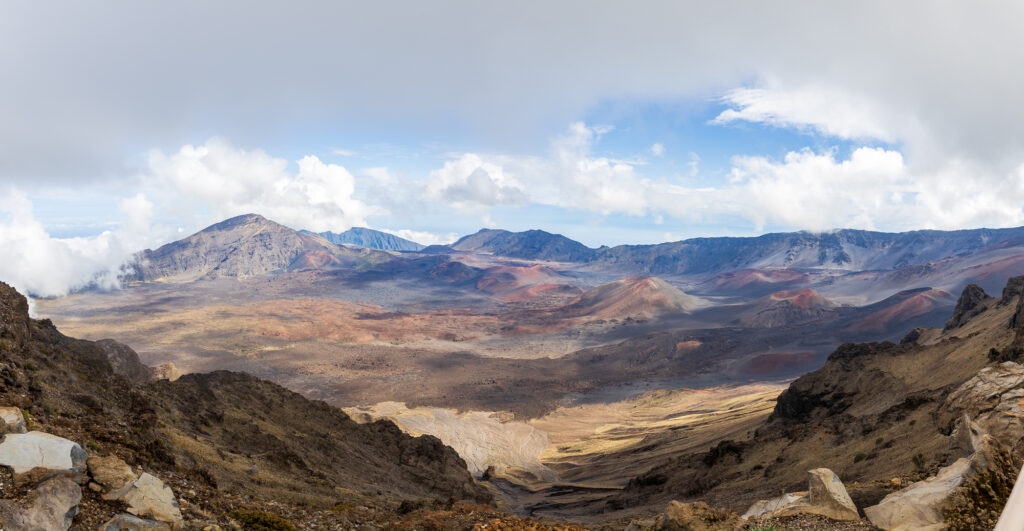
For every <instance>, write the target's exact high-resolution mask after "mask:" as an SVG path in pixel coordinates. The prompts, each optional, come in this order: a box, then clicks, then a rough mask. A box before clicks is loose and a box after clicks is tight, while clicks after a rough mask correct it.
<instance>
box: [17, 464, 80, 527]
mask: <svg viewBox="0 0 1024 531" xmlns="http://www.w3.org/2000/svg"><path fill="white" fill-rule="evenodd" d="M81 501H82V489H81V488H79V486H78V485H77V484H75V482H73V481H71V480H70V479H68V478H64V477H56V478H52V479H49V480H47V481H45V482H43V483H42V484H40V485H39V486H38V487H36V488H35V489H34V490H32V491H31V492H29V494H28V496H27V497H26V498H25V499H24V501H20V502H16V501H14V500H0V528H2V529H4V530H5V531H39V530H42V529H46V530H56V529H63V530H66V529H68V528H70V527H71V522H72V520H73V519H74V517H75V514H77V513H78V504H79V503H80V502H81Z"/></svg>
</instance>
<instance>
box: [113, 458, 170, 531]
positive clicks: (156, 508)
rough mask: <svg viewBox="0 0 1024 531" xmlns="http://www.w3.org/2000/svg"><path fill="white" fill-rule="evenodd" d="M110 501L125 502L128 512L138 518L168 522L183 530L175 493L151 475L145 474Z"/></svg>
mask: <svg viewBox="0 0 1024 531" xmlns="http://www.w3.org/2000/svg"><path fill="white" fill-rule="evenodd" d="M104 497H106V496H104ZM108 499H118V500H121V501H123V502H125V503H126V504H128V512H130V513H132V514H134V515H136V516H141V517H147V518H152V519H154V520H159V521H161V522H167V523H169V524H170V525H171V527H172V528H174V529H180V528H181V525H182V517H181V509H180V508H179V507H178V500H177V499H176V498H175V497H174V491H172V490H171V488H170V487H168V486H167V485H164V482H163V481H160V480H159V479H158V478H157V477H156V476H153V475H151V474H149V473H146V472H143V473H142V475H141V476H139V479H137V480H135V481H134V482H132V483H131V484H129V485H127V486H126V487H124V488H123V489H121V490H120V491H117V492H115V493H112V496H111V497H110V498H108Z"/></svg>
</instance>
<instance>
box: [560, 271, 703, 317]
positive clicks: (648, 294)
mask: <svg viewBox="0 0 1024 531" xmlns="http://www.w3.org/2000/svg"><path fill="white" fill-rule="evenodd" d="M699 306H700V301H699V300H698V299H696V298H695V297H691V296H690V295H687V294H685V293H683V292H682V291H680V290H679V288H676V287H675V286H673V285H671V284H669V283H668V282H665V281H664V280H662V279H660V278H657V277H632V278H626V279H623V280H616V281H615V282H609V283H607V284H602V285H600V286H598V287H596V288H593V289H590V290H587V291H585V292H584V293H583V294H581V295H580V296H579V297H577V298H576V299H574V300H573V301H571V302H570V303H569V304H567V305H566V306H564V307H563V308H562V309H561V310H560V312H564V314H565V315H568V316H574V317H591V318H595V319H624V318H626V317H652V316H657V315H662V314H671V313H689V312H691V311H693V310H694V309H695V308H697V307H699Z"/></svg>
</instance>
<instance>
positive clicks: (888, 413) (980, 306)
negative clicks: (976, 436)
mask: <svg viewBox="0 0 1024 531" xmlns="http://www.w3.org/2000/svg"><path fill="white" fill-rule="evenodd" d="M1022 286H1024V277H1017V278H1014V279H1011V281H1010V282H1009V283H1008V285H1007V287H1006V288H1005V289H1004V291H1003V296H1002V297H1001V298H987V299H984V298H979V297H978V296H977V294H976V293H972V292H974V291H975V287H969V288H967V289H965V294H964V295H963V296H961V300H960V302H961V304H960V305H958V308H959V309H958V310H957V311H956V312H955V313H954V318H953V319H952V320H951V321H952V322H955V323H957V324H956V325H955V326H953V327H951V328H948V329H947V330H945V331H943V330H939V329H927V330H924V329H920V330H915V331H914V333H913V334H910V335H908V336H907V338H906V339H905V340H904V341H902V342H900V343H899V344H895V343H867V344H845V345H842V346H841V347H839V348H838V349H836V350H835V352H833V353H832V354H831V355H830V356H829V358H828V361H827V362H826V363H825V365H824V366H823V367H822V368H820V369H818V370H816V371H814V372H811V373H809V374H806V375H804V376H802V377H800V378H798V379H797V380H796V381H795V382H793V383H792V384H791V385H790V386H789V388H788V389H787V390H786V391H784V392H783V393H782V394H781V395H780V396H779V398H778V402H777V404H776V406H775V409H774V412H773V413H772V415H771V417H770V418H769V419H768V420H767V421H766V422H765V423H764V424H763V425H762V426H761V427H759V428H757V429H756V431H754V432H753V433H752V434H751V435H750V436H749V438H741V439H739V440H732V441H724V442H722V443H720V444H718V445H717V446H715V447H714V448H711V450H710V451H708V452H702V453H697V454H690V455H686V456H682V457H679V458H677V459H674V460H672V461H670V462H666V463H663V464H661V465H659V466H657V467H656V468H653V469H652V470H651V471H649V472H648V473H647V474H644V475H642V476H640V477H637V478H635V479H634V480H632V481H631V482H630V484H629V486H628V487H627V488H626V489H625V491H623V492H622V493H621V494H618V495H615V496H612V497H611V498H610V499H609V500H608V507H611V508H619V509H621V508H625V507H636V506H643V505H654V506H657V505H660V504H663V503H666V502H667V501H668V500H671V499H685V500H702V501H707V502H709V503H712V504H713V505H718V506H726V507H730V508H732V509H735V510H738V511H741V512H742V511H744V510H745V509H746V508H747V507H749V506H750V504H752V503H753V502H754V501H756V500H758V499H766V498H770V497H773V496H778V495H779V493H781V492H784V491H787V492H789V491H796V490H804V489H806V473H807V471H808V470H811V469H814V468H818V467H827V468H829V469H831V470H833V471H835V473H836V474H838V476H839V477H841V478H842V480H843V482H844V483H845V484H846V486H847V489H848V490H849V491H850V495H851V496H852V497H853V499H854V500H855V501H856V503H857V506H858V507H861V508H863V507H865V506H868V505H873V504H875V503H877V502H878V501H879V500H880V499H881V498H882V496H884V495H885V494H888V493H889V492H892V491H894V490H895V489H898V488H900V485H903V486H906V485H908V484H909V481H916V480H918V479H923V478H924V477H926V476H928V475H929V474H934V473H935V472H936V470H938V469H939V468H940V467H941V466H944V465H947V464H950V463H951V462H952V461H953V460H954V459H956V458H957V457H959V456H960V455H961V454H958V453H957V450H956V448H954V447H953V446H951V443H950V433H951V431H952V430H953V428H954V426H955V424H956V421H957V419H958V418H959V416H960V415H962V414H965V413H966V414H968V415H969V416H970V417H971V418H973V419H979V422H981V423H982V424H983V425H984V426H985V427H986V428H985V429H988V430H991V433H992V434H993V435H994V436H998V437H1002V439H1001V440H1002V443H1003V444H1004V445H1005V446H1006V447H1010V448H1015V449H1016V450H1017V451H1019V450H1020V449H1021V448H1020V436H1021V433H1018V432H1017V431H1013V430H1018V431H1019V423H1017V422H1016V421H1015V420H1007V419H1010V417H992V415H994V414H996V413H989V411H993V408H995V411H998V410H999V408H1004V407H1008V406H1006V405H1005V404H1004V405H993V404H988V405H984V404H982V403H975V402H971V401H970V400H969V399H965V398H963V397H964V396H966V395H970V393H972V392H973V391H971V389H973V387H972V386H976V385H979V386H984V385H989V384H985V383H970V384H968V383H965V382H968V381H969V380H970V381H972V382H973V381H977V382H995V381H994V380H992V379H991V378H983V379H981V380H972V379H973V378H974V377H975V376H976V375H979V371H982V369H985V368H986V367H988V369H986V370H995V364H996V363H999V362H1002V361H1005V360H1019V359H1020V354H1021V352H1024V349H1021V348H1020V347H1019V345H1021V344H1024V343H1022V341H1024V340H1022V337H1024V328H1021V323H1024V319H1022V318H1021V317H1020V316H1021V315H1024V301H1022V300H1021V297H1020V295H1021V291H1022ZM966 300H974V301H976V302H975V303H967V302H965V301H966ZM1020 369H1021V368H1020V366H1019V365H1016V364H1014V363H1011V364H1008V365H1007V366H999V368H998V370H1004V371H1010V372H1013V371H1019V370H1020ZM979 378H981V377H980V376H979ZM1008 381H1009V382H1010V384H1012V382H1013V381H1018V380H1008ZM992 385H997V386H999V385H1003V383H992ZM1010 386H1011V387H1012V385H1010ZM958 388H959V390H958ZM1004 391H1005V389H1004ZM991 392H994V391H982V393H985V394H986V395H985V396H986V397H989V398H987V399H988V400H991V399H993V398H994V399H995V400H998V394H996V395H988V394H987V393H991ZM965 393H966V395H965ZM1007 396H1009V395H1007ZM957 397H960V398H957ZM1010 414H1011V415H1012V414H1013V413H1012V412H1011V413H1010ZM986 415H987V416H986ZM1007 433H1014V434H1016V435H1012V436H1009V437H1006V434H1007ZM1018 459H1019V457H1018ZM1013 474H1014V475H1015V474H1016V472H1015V471H1014V472H1013ZM893 477H896V478H898V479H897V480H892V481H890V480H891V478H893ZM1003 496H1004V497H1003V498H1002V499H1003V500H1005V492H1004V493H1003ZM997 502H998V500H992V501H990V502H986V503H990V505H987V506H985V510H995V511H996V512H995V514H996V515H998V510H1000V509H1001V506H994V505H991V504H995V503H997ZM982 510H983V507H982V506H979V507H978V509H977V511H982ZM975 525H976V524H975ZM961 528H963V527H961ZM967 528H972V527H970V526H968V527H967ZM973 528H975V529H977V528H979V527H973ZM981 528H984V527H981Z"/></svg>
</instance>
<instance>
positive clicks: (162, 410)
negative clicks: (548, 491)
mask: <svg viewBox="0 0 1024 531" xmlns="http://www.w3.org/2000/svg"><path fill="white" fill-rule="evenodd" d="M108 351H112V352H116V353H117V360H116V361H117V363H116V364H115V365H113V366H112V364H111V362H110V361H109V359H108ZM133 354H134V353H133V352H131V350H130V349H128V348H127V347H125V346H123V345H117V344H113V343H112V342H104V343H102V344H101V343H94V342H90V341H82V340H76V339H72V338H69V337H66V336H64V335H62V334H61V333H60V332H58V331H57V330H56V329H55V328H54V327H53V325H52V324H51V323H50V322H49V321H47V320H42V321H38V320H33V319H30V318H29V316H28V305H27V303H26V300H25V298H24V297H23V296H21V295H20V294H18V293H17V292H16V291H14V290H13V289H12V288H10V287H9V286H7V285H6V284H3V283H0V406H2V407H0V418H2V420H3V423H2V424H3V426H0V428H2V430H0V431H2V432H5V433H7V434H6V435H4V438H3V440H2V442H0V526H2V527H3V529H7V530H14V529H33V530H38V529H68V527H69V526H72V525H73V526H74V527H75V528H76V529H97V528H102V529H110V530H115V529H168V528H174V529H179V528H185V529H209V530H215V529H222V528H248V529H293V528H294V527H295V526H298V527H301V528H304V529H350V528H355V527H357V526H363V527H362V528H364V529H373V528H376V527H380V526H385V525H392V526H397V527H396V528H398V529H406V528H408V529H411V528H416V527H417V526H421V527H422V526H423V525H427V526H429V525H438V526H442V527H443V528H444V527H447V528H472V527H473V526H474V525H476V523H480V522H483V523H487V522H492V521H494V522H498V523H503V525H535V523H534V522H530V521H527V520H521V519H518V518H516V517H512V516H509V515H505V514H501V513H498V512H497V511H495V509H493V508H492V507H491V506H490V505H479V504H481V503H483V504H488V503H489V502H490V501H491V495H490V494H489V492H488V491H487V490H485V489H484V488H483V487H481V486H480V485H478V484H477V483H476V482H474V480H473V479H472V478H471V477H470V475H469V473H468V471H467V470H466V464H465V462H464V461H463V460H462V459H461V458H460V457H459V456H458V455H457V454H456V453H455V451H453V450H452V449H451V448H449V447H447V446H444V445H443V444H442V443H441V442H440V441H439V440H438V439H436V438H434V437H430V436H423V437H415V438H414V437H411V436H408V435H406V434H404V433H402V432H401V431H400V430H399V429H398V428H397V427H395V425H394V424H392V423H391V422H388V421H379V422H373V423H369V424H362V425H360V424H357V423H355V422H353V421H352V420H351V419H349V417H348V416H347V415H345V414H344V413H343V412H341V411H340V410H338V409H335V408H333V407H330V406H328V405H327V404H325V403H323V402H315V401H310V400H307V399H305V398H303V397H302V396H300V395H298V394H296V393H293V392H291V391H288V390H286V389H284V388H282V387H280V386H278V385H276V384H272V383H270V382H266V381H263V380H259V379H257V378H254V377H252V376H248V375H245V374H239V373H230V372H223V371H221V372H215V373H210V374H195V375H187V376H184V377H181V378H179V379H177V380H175V381H169V380H166V379H163V380H161V379H155V380H154V379H153V378H154V374H153V373H152V372H149V371H146V370H143V368H141V367H140V366H138V358H137V356H133ZM133 365H134V366H133ZM115 366H116V367H117V369H118V372H115ZM424 522H426V523H424ZM260 526H263V527H260ZM541 528H544V527H543V526H541Z"/></svg>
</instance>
